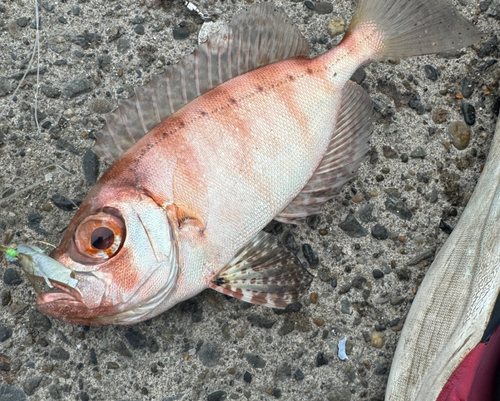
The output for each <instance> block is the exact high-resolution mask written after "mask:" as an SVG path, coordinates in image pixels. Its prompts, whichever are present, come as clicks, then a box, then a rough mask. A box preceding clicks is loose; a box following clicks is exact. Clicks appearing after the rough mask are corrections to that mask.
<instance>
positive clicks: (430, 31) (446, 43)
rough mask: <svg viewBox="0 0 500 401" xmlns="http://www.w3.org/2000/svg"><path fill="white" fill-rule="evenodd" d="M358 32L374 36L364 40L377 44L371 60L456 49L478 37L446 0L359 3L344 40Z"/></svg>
mask: <svg viewBox="0 0 500 401" xmlns="http://www.w3.org/2000/svg"><path fill="white" fill-rule="evenodd" d="M366 28H368V29H366ZM360 29H361V30H363V29H364V30H365V31H366V30H367V31H369V32H370V31H371V32H372V34H375V33H376V34H375V36H371V37H370V38H368V37H365V38H364V39H375V40H376V42H377V50H378V51H377V52H376V54H374V56H373V58H372V59H371V61H374V60H387V59H395V58H401V57H409V56H419V55H422V54H430V53H439V52H444V51H452V50H457V49H461V48H463V47H465V46H468V45H471V44H473V43H475V42H476V41H478V40H479V39H480V37H481V33H480V32H479V31H478V30H477V29H476V28H475V27H474V26H473V25H472V24H471V23H470V22H469V21H467V20H466V19H465V18H463V17H462V16H461V15H460V14H459V13H458V12H457V11H456V10H455V9H454V8H453V7H452V6H450V5H449V4H448V3H447V2H446V1H445V0H358V6H357V8H356V11H355V13H354V15H353V18H352V21H351V24H350V25H349V28H348V30H347V32H346V35H345V38H348V37H350V36H352V35H353V34H355V33H356V32H359V31H360Z"/></svg>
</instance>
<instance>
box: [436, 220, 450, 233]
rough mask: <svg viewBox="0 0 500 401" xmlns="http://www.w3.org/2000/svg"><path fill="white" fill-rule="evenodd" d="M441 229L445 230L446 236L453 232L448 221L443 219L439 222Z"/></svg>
mask: <svg viewBox="0 0 500 401" xmlns="http://www.w3.org/2000/svg"><path fill="white" fill-rule="evenodd" d="M439 228H440V229H441V230H443V232H444V233H446V234H451V233H452V231H453V227H452V226H450V225H449V224H448V223H447V222H446V221H444V220H443V219H441V221H440V222H439Z"/></svg>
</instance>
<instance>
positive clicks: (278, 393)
mask: <svg viewBox="0 0 500 401" xmlns="http://www.w3.org/2000/svg"><path fill="white" fill-rule="evenodd" d="M271 395H272V396H273V397H274V398H281V389H279V388H277V387H275V388H274V389H273V391H272V393H271Z"/></svg>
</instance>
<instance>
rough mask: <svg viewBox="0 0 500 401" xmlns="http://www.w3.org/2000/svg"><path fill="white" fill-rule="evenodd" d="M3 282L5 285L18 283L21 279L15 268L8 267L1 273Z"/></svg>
mask: <svg viewBox="0 0 500 401" xmlns="http://www.w3.org/2000/svg"><path fill="white" fill-rule="evenodd" d="M3 282H4V283H5V284H7V285H19V284H22V282H23V280H22V278H21V277H20V276H19V273H18V272H17V271H16V270H15V269H13V268H12V267H9V268H8V269H7V270H5V273H4V274H3Z"/></svg>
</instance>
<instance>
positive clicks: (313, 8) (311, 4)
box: [304, 0, 316, 11]
mask: <svg viewBox="0 0 500 401" xmlns="http://www.w3.org/2000/svg"><path fill="white" fill-rule="evenodd" d="M304 5H305V6H306V7H307V8H308V9H309V10H313V11H314V10H315V9H316V7H315V5H314V3H313V2H312V1H309V0H306V1H304Z"/></svg>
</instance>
